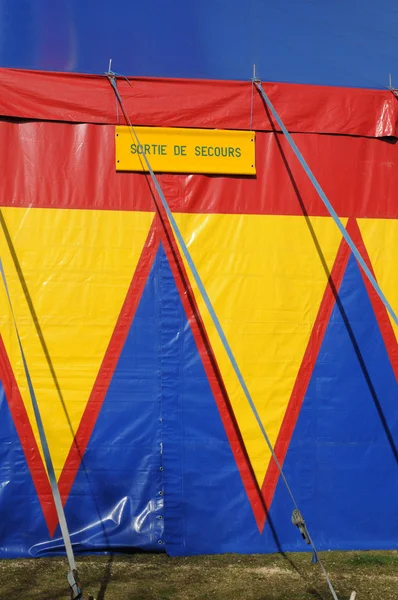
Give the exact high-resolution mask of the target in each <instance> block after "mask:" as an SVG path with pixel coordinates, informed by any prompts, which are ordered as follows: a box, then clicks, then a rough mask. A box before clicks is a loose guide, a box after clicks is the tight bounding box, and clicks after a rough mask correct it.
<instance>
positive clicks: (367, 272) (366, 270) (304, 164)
mask: <svg viewBox="0 0 398 600" xmlns="http://www.w3.org/2000/svg"><path fill="white" fill-rule="evenodd" d="M254 84H255V86H256V87H257V89H258V91H259V92H260V95H261V97H262V99H263V100H264V102H265V104H266V105H267V106H268V108H269V110H270V111H271V113H272V115H273V117H274V119H275V120H276V122H277V123H278V125H279V127H280V129H281V131H282V132H283V134H284V135H285V138H286V139H287V141H288V142H289V145H290V147H291V149H292V150H293V152H294V154H295V155H296V157H297V160H298V161H299V163H300V164H301V166H302V167H303V169H304V171H305V173H306V175H307V177H308V179H309V180H310V181H311V183H312V185H313V186H314V188H315V190H316V191H317V193H318V196H319V197H320V199H321V200H322V202H323V204H324V205H325V207H326V209H327V211H328V213H329V214H330V216H331V217H332V219H333V221H334V222H335V223H336V225H337V227H338V228H339V231H340V233H341V235H342V236H343V238H344V239H345V241H346V242H347V244H348V246H349V248H350V250H351V252H352V253H353V255H354V256H355V258H356V259H357V261H358V263H359V264H360V266H361V267H362V270H363V272H364V273H365V275H366V277H367V278H368V280H369V282H370V284H371V286H372V287H373V289H374V291H375V292H376V294H377V295H378V296H379V298H380V300H381V301H382V302H383V304H384V306H385V307H386V309H387V311H388V312H389V314H390V315H391V318H392V319H393V321H394V323H395V325H398V316H397V314H396V313H395V311H394V309H393V308H392V306H391V304H390V303H389V302H388V300H387V298H386V296H385V295H384V293H383V291H382V289H381V287H380V286H379V284H378V283H377V281H376V279H375V277H374V276H373V274H372V272H371V270H370V269H369V267H368V266H367V264H366V262H365V261H364V259H363V258H362V255H361V253H360V252H359V250H358V248H357V247H356V245H355V244H354V242H353V240H352V239H351V236H350V234H349V233H348V232H347V230H346V228H345V227H344V225H343V223H342V222H341V219H340V218H339V216H338V214H337V213H336V211H335V210H334V208H333V206H332V204H331V203H330V201H329V199H328V197H327V196H326V194H325V192H324V191H323V189H322V188H321V186H320V184H319V183H318V181H317V179H316V177H315V175H314V174H313V172H312V171H311V169H310V167H309V166H308V164H307V162H306V160H305V158H304V156H303V155H302V154H301V152H300V150H299V149H298V147H297V145H296V144H295V142H294V140H293V138H292V136H291V135H290V133H289V132H288V130H287V129H286V127H285V124H284V123H283V121H282V119H281V118H280V116H279V115H278V113H277V112H276V110H275V108H274V106H273V104H272V102H271V100H270V99H269V97H268V96H267V94H266V93H265V91H264V88H263V86H262V85H261V82H260V81H258V80H257V81H254Z"/></svg>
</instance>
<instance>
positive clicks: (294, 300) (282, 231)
mask: <svg viewBox="0 0 398 600" xmlns="http://www.w3.org/2000/svg"><path fill="white" fill-rule="evenodd" d="M176 220H177V223H178V226H179V227H180V228H181V232H182V235H183V237H184V240H185V242H186V243H187V245H188V247H189V250H190V252H191V254H192V258H193V260H194V262H195V265H196V267H197V269H198V271H199V274H200V276H201V278H202V281H203V283H204V286H205V288H206V290H207V293H208V294H209V297H210V299H211V302H212V304H213V306H214V308H215V311H216V314H217V316H218V318H219V320H220V322H221V325H222V327H223V329H224V332H225V334H226V337H227V339H228V341H229V343H230V345H231V348H232V351H233V353H234V355H235V358H236V360H237V363H238V365H239V367H240V369H241V372H242V374H243V377H244V379H245V381H246V384H247V386H248V388H249V390H250V393H251V395H252V398H253V400H254V403H255V405H256V408H257V410H258V412H259V414H260V417H261V419H262V422H263V425H264V426H265V428H266V431H267V433H268V435H269V437H270V440H271V443H272V444H275V441H276V439H277V435H278V432H279V429H280V426H281V423H282V419H283V417H284V414H285V411H286V407H287V404H288V401H289V399H290V395H291V392H292V389H293V386H294V383H295V381H296V377H297V373H298V370H299V368H300V365H301V361H302V358H303V355H304V352H305V349H306V347H307V344H308V340H309V337H310V334H311V331H312V328H313V325H314V321H315V319H316V316H317V313H318V309H319V306H320V303H321V300H322V297H323V294H324V291H325V288H326V285H327V274H326V273H325V271H324V268H323V266H322V262H321V259H320V257H319V254H318V250H317V248H316V245H315V244H314V241H313V238H312V237H311V234H310V230H309V227H308V224H307V222H306V220H305V219H304V218H303V217H296V216H259V215H203V214H201V215H187V214H179V215H176ZM311 224H312V226H313V228H314V230H315V233H316V236H317V238H318V241H319V245H320V247H321V249H322V252H323V256H324V259H325V261H326V263H327V265H328V268H329V269H331V268H332V266H333V263H334V260H335V257H336V253H337V250H338V247H339V244H340V240H341V234H340V233H339V231H338V229H337V227H336V225H335V224H334V222H333V220H332V219H330V218H325V217H314V218H311ZM185 266H186V268H187V271H188V273H189V276H190V281H191V284H192V287H193V289H194V292H195V296H196V299H197V302H198V306H199V309H200V312H201V314H202V317H203V319H204V322H205V326H206V329H207V332H208V334H209V337H210V341H211V343H212V346H213V349H214V351H215V354H216V358H217V361H218V364H219V367H220V370H221V373H222V376H223V379H224V382H225V384H226V387H227V390H228V394H229V397H230V399H231V402H232V406H233V409H234V412H235V415H236V418H237V421H238V424H239V427H240V430H241V433H242V436H243V440H244V443H245V446H246V449H247V452H248V455H249V458H250V460H251V463H252V466H253V469H254V472H255V475H256V478H257V481H258V483H259V485H261V484H262V482H263V479H264V475H265V472H266V470H267V467H268V463H269V459H270V452H269V450H268V448H267V446H266V443H265V441H264V439H263V437H262V435H261V432H260V429H259V427H258V425H257V423H256V421H255V418H254V416H253V413H252V411H251V409H250V407H249V405H248V402H247V400H246V399H245V397H244V395H243V392H242V390H241V388H240V385H239V382H238V380H237V377H236V375H235V373H234V371H233V368H232V366H231V364H230V361H229V359H228V357H227V355H226V353H225V351H224V349H223V346H222V343H221V341H220V340H219V337H218V334H217V332H216V330H215V328H214V326H213V324H212V321H211V318H210V316H209V314H208V312H207V309H206V308H205V306H204V303H203V301H202V299H201V297H200V293H199V291H198V290H197V288H196V286H195V284H194V280H193V277H192V274H191V273H190V270H189V267H188V266H187V264H185Z"/></svg>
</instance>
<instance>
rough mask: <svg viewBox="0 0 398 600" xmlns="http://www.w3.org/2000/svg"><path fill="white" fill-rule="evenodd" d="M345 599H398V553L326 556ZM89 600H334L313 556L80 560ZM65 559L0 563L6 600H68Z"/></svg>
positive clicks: (2, 594) (0, 595) (139, 556)
mask: <svg viewBox="0 0 398 600" xmlns="http://www.w3.org/2000/svg"><path fill="white" fill-rule="evenodd" d="M321 556H322V560H323V561H324V564H325V566H326V568H327V570H328V572H329V575H330V577H331V579H332V581H333V584H334V586H335V589H336V592H337V595H338V597H339V600H348V599H349V597H350V594H351V591H352V590H353V589H355V590H356V591H357V599H358V600H365V599H366V600H393V599H394V600H395V599H396V598H397V597H398V553H396V552H345V553H343V552H327V553H324V554H322V555H321ZM78 565H79V573H80V577H81V582H82V584H83V588H84V599H85V600H87V598H88V597H89V596H90V595H91V596H92V597H93V598H94V599H95V600H328V599H330V598H331V595H330V592H329V590H328V587H327V584H326V582H325V579H324V577H323V575H322V572H321V569H320V567H319V565H313V564H311V556H310V555H309V554H288V555H286V556H282V555H265V556H259V555H251V556H240V555H228V554H226V555H222V556H200V557H189V558H169V557H167V556H166V555H164V554H153V555H152V554H131V555H114V556H86V557H79V559H78ZM66 570H67V565H66V559H62V558H42V559H30V560H8V561H0V583H1V585H0V599H1V600H17V599H19V600H67V599H68V598H69V595H68V587H67V584H66Z"/></svg>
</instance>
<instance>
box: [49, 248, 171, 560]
mask: <svg viewBox="0 0 398 600" xmlns="http://www.w3.org/2000/svg"><path fill="white" fill-rule="evenodd" d="M161 252H162V251H159V254H161ZM158 263H159V255H158V256H157V257H156V259H155V261H154V263H153V265H152V269H151V272H150V275H149V277H148V280H147V282H146V285H145V288H144V291H143V294H142V297H141V299H140V302H139V306H138V308H137V312H136V314H135V316H134V319H133V322H132V325H131V327H130V331H129V333H128V336H127V339H126V342H125V344H124V347H123V350H122V353H121V356H120V358H119V361H118V364H117V367H116V369H115V372H114V374H113V378H112V381H111V383H110V386H109V389H108V392H107V394H106V397H105V399H104V403H103V405H102V408H101V411H100V413H99V416H98V419H97V422H96V424H95V427H94V430H93V433H92V436H91V438H90V441H89V443H88V446H87V449H86V453H85V455H84V460H83V465H82V467H81V468H80V469H79V471H78V474H77V476H76V479H75V481H74V484H73V486H72V489H71V492H70V495H69V497H68V500H67V503H66V506H65V512H66V516H67V520H68V525H69V528H70V530H71V534H72V541H73V543H74V544H75V548H76V550H78V551H90V550H91V551H92V550H93V549H94V550H95V549H96V550H97V551H108V550H112V549H118V548H140V549H142V550H152V551H153V550H156V551H158V550H162V549H164V546H163V539H162V537H163V523H164V521H163V496H162V495H161V494H159V492H160V493H161V492H162V472H161V470H160V467H161V421H160V418H161V377H160V376H161V374H160V371H159V353H160V350H159V346H160V305H159V302H160V298H159V293H158V292H159V269H158ZM57 534H58V536H59V529H58V532H57ZM56 547H57V544H56V543H54V542H52V543H51V544H50V545H49V547H48V551H53V550H55V549H56Z"/></svg>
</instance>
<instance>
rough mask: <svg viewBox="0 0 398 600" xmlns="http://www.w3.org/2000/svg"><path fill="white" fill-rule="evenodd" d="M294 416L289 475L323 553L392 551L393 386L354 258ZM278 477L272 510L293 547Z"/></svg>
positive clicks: (396, 428)
mask: <svg viewBox="0 0 398 600" xmlns="http://www.w3.org/2000/svg"><path fill="white" fill-rule="evenodd" d="M339 297H340V300H341V304H340V306H339V305H338V304H336V305H335V307H334V310H333V313H332V316H331V320H330V323H329V325H328V328H327V331H326V334H325V338H324V341H323V344H322V347H321V350H320V353H319V357H318V360H317V363H316V366H315V369H314V372H313V375H312V379H311V382H310V385H309V388H308V391H307V394H306V397H305V400H304V403H303V407H302V410H301V413H300V416H299V418H298V422H297V425H296V428H295V431H294V434H293V437H292V441H291V444H290V448H289V451H288V453H287V457H286V460H285V467H284V468H285V472H286V475H287V478H288V480H289V482H290V483H291V487H292V488H293V490H294V491H295V492H296V496H297V500H298V503H299V506H300V508H301V510H302V512H303V514H304V515H305V516H306V519H307V522H308V526H309V527H310V529H311V532H312V536H313V538H314V541H315V542H316V543H317V544H318V548H319V549H322V550H326V549H337V548H341V549H346V550H349V549H372V548H396V547H397V539H398V519H397V512H396V506H397V499H398V452H397V443H398V394H397V391H398V389H397V382H396V379H395V375H394V372H393V369H392V366H391V363H390V360H389V356H388V353H387V350H386V348H385V345H384V341H383V338H382V336H381V333H380V329H379V325H378V323H377V320H376V317H375V315H374V312H373V308H372V305H371V303H370V300H369V297H368V294H367V292H366V288H365V285H364V283H363V279H362V276H361V273H360V270H359V268H358V266H357V263H356V260H355V258H354V257H351V258H350V260H349V263H348V266H347V270H346V273H345V276H344V280H343V282H342V286H341V290H340V295H339ZM289 504H290V503H289V501H288V499H287V497H286V492H285V491H284V489H283V486H282V483H281V481H279V483H278V487H277V492H276V494H275V498H274V501H273V504H272V510H271V514H272V516H273V517H274V519H275V523H276V525H277V527H278V529H279V530H280V532H281V542H282V544H283V546H284V547H285V549H287V550H299V549H302V547H303V546H302V542H301V540H300V538H299V537H298V536H297V537H296V541H295V540H294V539H292V537H291V532H290V531H288V530H286V527H285V526H284V525H283V523H284V521H286V518H287V514H286V513H287V512H288V511H289V510H290V508H289Z"/></svg>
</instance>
